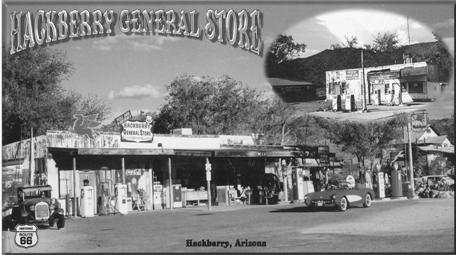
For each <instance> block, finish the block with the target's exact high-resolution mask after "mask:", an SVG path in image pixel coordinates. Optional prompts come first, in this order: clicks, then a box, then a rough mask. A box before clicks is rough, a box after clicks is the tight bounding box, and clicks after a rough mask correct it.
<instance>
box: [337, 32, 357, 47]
mask: <svg viewBox="0 0 456 255" xmlns="http://www.w3.org/2000/svg"><path fill="white" fill-rule="evenodd" d="M344 38H345V42H342V43H341V44H339V43H335V44H331V49H340V48H355V47H356V45H358V38H357V37H356V36H354V35H352V36H350V37H349V36H347V35H345V36H344Z"/></svg>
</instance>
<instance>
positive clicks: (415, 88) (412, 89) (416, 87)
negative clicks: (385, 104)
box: [409, 81, 424, 93]
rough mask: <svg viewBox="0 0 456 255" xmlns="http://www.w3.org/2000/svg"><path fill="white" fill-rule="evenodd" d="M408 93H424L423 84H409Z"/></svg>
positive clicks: (419, 82) (420, 82)
mask: <svg viewBox="0 0 456 255" xmlns="http://www.w3.org/2000/svg"><path fill="white" fill-rule="evenodd" d="M409 93H424V82H422V81H418V82H411V83H409Z"/></svg>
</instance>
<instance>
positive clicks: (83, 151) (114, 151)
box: [78, 148, 175, 155]
mask: <svg viewBox="0 0 456 255" xmlns="http://www.w3.org/2000/svg"><path fill="white" fill-rule="evenodd" d="M78 155H175V153H174V150H172V149H137V148H135V149H125V148H80V149H78Z"/></svg>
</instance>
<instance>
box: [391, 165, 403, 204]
mask: <svg viewBox="0 0 456 255" xmlns="http://www.w3.org/2000/svg"><path fill="white" fill-rule="evenodd" d="M393 167H394V169H393V170H391V197H392V198H398V197H401V196H402V180H401V172H400V170H399V165H398V164H397V162H394V165H393Z"/></svg>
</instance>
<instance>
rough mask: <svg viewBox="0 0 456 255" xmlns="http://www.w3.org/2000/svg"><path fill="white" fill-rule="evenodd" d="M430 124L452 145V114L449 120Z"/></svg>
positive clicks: (435, 121) (432, 121)
mask: <svg viewBox="0 0 456 255" xmlns="http://www.w3.org/2000/svg"><path fill="white" fill-rule="evenodd" d="M430 123H431V125H432V127H433V128H435V130H436V131H437V132H438V133H439V134H440V135H446V136H447V137H448V140H450V142H451V143H452V144H454V114H453V115H452V116H451V118H445V119H438V120H430Z"/></svg>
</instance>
